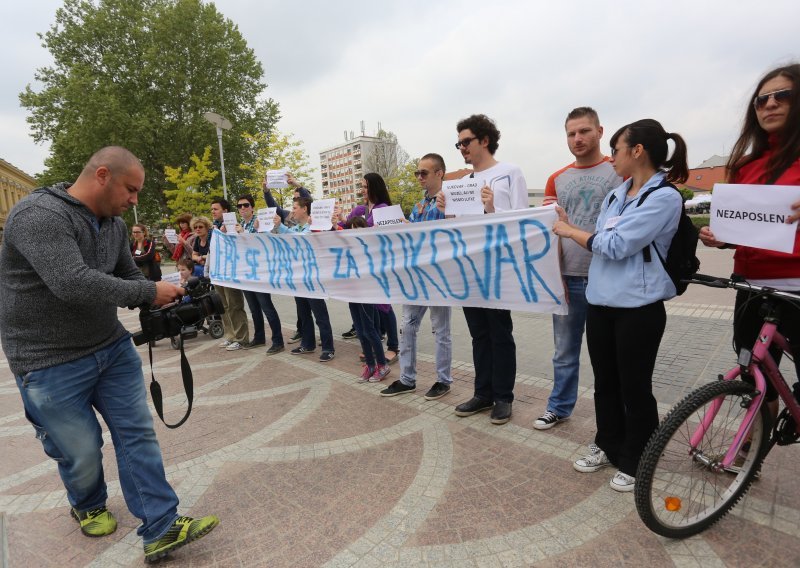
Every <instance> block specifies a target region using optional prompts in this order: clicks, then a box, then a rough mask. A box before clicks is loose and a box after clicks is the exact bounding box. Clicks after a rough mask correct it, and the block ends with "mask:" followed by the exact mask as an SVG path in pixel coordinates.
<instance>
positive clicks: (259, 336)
mask: <svg viewBox="0 0 800 568" xmlns="http://www.w3.org/2000/svg"><path fill="white" fill-rule="evenodd" d="M244 299H245V300H246V301H247V307H249V308H250V313H251V314H252V316H253V342H254V343H261V342H262V341H265V340H266V335H267V334H266V329H265V327H264V316H266V318H267V323H269V329H270V331H271V332H272V345H283V333H282V332H281V318H280V316H278V310H276V309H275V305H274V304H273V303H272V296H271V295H270V294H267V293H265V292H250V291H247V290H246V291H245V293H244ZM262 313H263V314H264V315H263V316H262V315H261V314H262Z"/></svg>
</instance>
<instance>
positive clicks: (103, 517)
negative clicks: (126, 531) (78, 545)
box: [69, 507, 117, 536]
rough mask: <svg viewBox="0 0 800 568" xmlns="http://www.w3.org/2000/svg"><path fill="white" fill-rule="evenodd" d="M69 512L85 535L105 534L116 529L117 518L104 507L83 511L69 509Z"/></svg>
mask: <svg viewBox="0 0 800 568" xmlns="http://www.w3.org/2000/svg"><path fill="white" fill-rule="evenodd" d="M69 512H70V514H71V515H72V518H73V519H75V520H76V521H78V524H79V525H80V526H81V532H82V533H83V534H85V535H86V536H106V535H108V534H111V533H113V532H114V531H115V530H117V519H115V518H114V515H112V514H111V513H109V512H108V509H106V508H105V507H97V508H96V509H91V510H90V511H86V512H84V513H79V512H78V511H76V510H75V509H70V510H69Z"/></svg>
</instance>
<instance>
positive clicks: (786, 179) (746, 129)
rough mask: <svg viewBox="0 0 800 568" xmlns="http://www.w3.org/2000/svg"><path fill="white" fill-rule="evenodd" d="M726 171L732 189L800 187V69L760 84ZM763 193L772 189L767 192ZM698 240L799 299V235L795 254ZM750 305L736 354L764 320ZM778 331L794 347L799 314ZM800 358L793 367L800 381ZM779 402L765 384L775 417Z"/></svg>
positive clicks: (740, 304) (740, 319)
mask: <svg viewBox="0 0 800 568" xmlns="http://www.w3.org/2000/svg"><path fill="white" fill-rule="evenodd" d="M727 168H728V180H729V183H741V184H755V185H765V186H767V185H800V64H797V63H795V64H792V65H786V66H784V67H778V68H776V69H773V70H771V71H769V72H768V73H767V74H766V75H764V76H763V77H762V78H761V80H760V81H759V82H758V85H757V86H756V88H755V90H754V91H753V94H752V98H751V99H750V104H748V105H747V110H746V112H745V116H744V124H743V125H742V132H741V134H740V135H739V139H738V140H737V141H736V144H734V146H733V151H732V152H731V156H730V158H729V159H728V164H727ZM764 191H769V188H768V187H764ZM791 213H792V214H791V216H790V217H789V218H788V219H787V222H789V223H795V224H797V220H798V218H800V202H797V203H794V204H793V205H792V212H791ZM700 240H701V241H702V242H703V244H705V245H706V246H709V247H717V248H729V247H733V248H735V249H736V253H735V254H734V255H733V272H734V273H735V274H738V275H740V276H743V277H744V278H745V279H746V280H747V281H748V282H750V283H752V284H755V285H758V286H768V287H770V288H775V289H777V290H784V291H788V292H794V293H798V294H800V232H798V233H796V236H795V244H794V251H793V252H792V253H784V252H777V251H771V250H766V249H757V248H752V247H747V246H742V245H728V244H726V243H722V242H720V241H718V240H717V239H716V238H714V233H712V232H711V229H710V228H709V227H703V228H702V229H700ZM751 299H752V298H751V295H750V294H749V293H747V292H742V291H740V292H738V293H737V295H736V309H735V312H734V318H733V333H734V342H735V344H736V346H737V347H736V348H737V351H738V349H739V347H740V346H743V345H744V346H749V345H752V344H753V342H754V341H755V338H756V335H757V334H758V332H759V330H760V329H761V324H762V323H763V316H760V315H759V309H760V307H761V302H753V301H751ZM790 309H791V308H790ZM790 313H791V312H790ZM779 329H780V331H781V333H783V334H784V335H785V336H786V337H788V338H789V339H790V340H791V339H794V340H795V343H796V342H797V340H798V339H799V338H800V314H797V313H796V312H794V313H792V314H791V317H783V318H782V319H781V326H780V328H779ZM770 353H771V354H772V356H773V358H774V359H775V360H776V362H780V359H781V355H783V352H782V351H781V350H780V349H777V348H774V347H773V348H771V349H770ZM797 355H798V354H795V359H794V363H795V367H796V369H797V373H798V376H800V356H797ZM777 398H778V393H777V392H776V391H775V388H774V387H773V386H772V384H771V383H767V401H768V404H769V407H770V410H772V412H773V414H774V415H777V412H778V403H777Z"/></svg>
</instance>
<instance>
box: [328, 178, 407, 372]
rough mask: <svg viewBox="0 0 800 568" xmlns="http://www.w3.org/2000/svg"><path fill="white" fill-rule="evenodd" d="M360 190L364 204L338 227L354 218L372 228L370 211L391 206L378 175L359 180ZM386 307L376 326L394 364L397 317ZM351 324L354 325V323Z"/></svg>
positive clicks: (384, 184)
mask: <svg viewBox="0 0 800 568" xmlns="http://www.w3.org/2000/svg"><path fill="white" fill-rule="evenodd" d="M361 189H362V191H363V193H364V204H363V205H356V206H355V207H353V209H352V211H350V214H349V215H348V216H347V219H346V220H345V221H340V223H339V226H341V227H344V226H345V223H347V222H348V221H350V220H351V219H354V218H356V217H364V219H366V220H367V226H368V227H372V226H373V225H374V220H373V218H372V211H373V210H374V209H380V208H382V207H388V206H390V205H391V204H392V198H391V197H389V189H388V188H387V187H386V182H385V181H384V180H383V178H382V177H381V176H380V174H376V173H368V174H366V175H365V176H364V177H363V178H362V180H361ZM387 306H388V308H389V309H388V310H378V315H379V316H380V319H379V321H377V322H376V324H377V325H378V332H379V333H380V334H381V335H383V333H384V332H385V333H386V358H387V360H388V361H389V363H394V362H396V361H397V357H398V354H399V353H400V340H399V338H398V334H397V316H396V315H395V313H394V309H392V306H391V305H389V304H387ZM353 324H354V325H355V322H353ZM356 333H358V329H356Z"/></svg>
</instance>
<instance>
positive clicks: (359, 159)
mask: <svg viewBox="0 0 800 568" xmlns="http://www.w3.org/2000/svg"><path fill="white" fill-rule="evenodd" d="M379 144H390V143H387V142H386V141H385V140H383V139H381V138H377V137H375V136H365V135H363V134H362V135H361V136H355V137H354V136H353V134H352V132H351V133H350V137H349V139H348V140H346V141H345V142H344V143H343V144H339V145H338V146H334V147H332V148H328V149H326V150H323V151H322V152H320V153H319V163H320V177H321V178H322V197H323V198H324V199H327V198H329V197H335V198H336V199H338V200H339V204H340V205H341V207H342V209H343V210H344V211H349V210H350V209H352V208H353V207H355V206H356V205H360V204H362V203H363V202H364V196H363V194H362V189H361V179H362V178H363V177H364V174H366V173H367V172H368V170H367V165H366V164H365V162H366V163H369V156H371V155H372V153H373V152H374V151H375V148H376V146H377V145H379ZM390 145H392V146H394V144H390Z"/></svg>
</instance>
